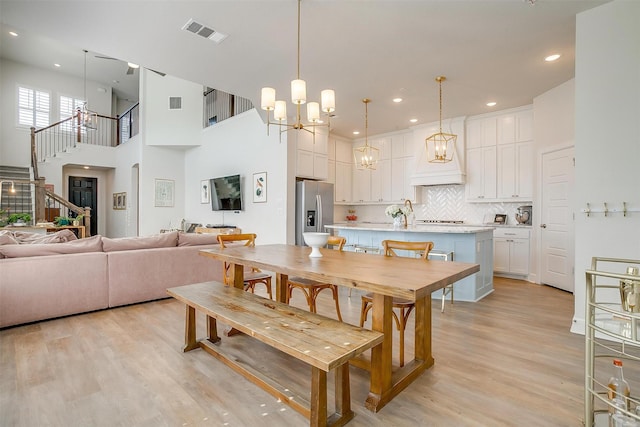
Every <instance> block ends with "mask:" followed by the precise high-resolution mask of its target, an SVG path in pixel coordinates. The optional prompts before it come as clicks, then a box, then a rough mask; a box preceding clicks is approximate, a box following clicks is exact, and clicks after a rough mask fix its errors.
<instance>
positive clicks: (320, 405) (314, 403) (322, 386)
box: [309, 366, 327, 426]
mask: <svg viewBox="0 0 640 427" xmlns="http://www.w3.org/2000/svg"><path fill="white" fill-rule="evenodd" d="M309 425H311V426H326V425H327V373H326V372H325V371H323V370H322V369H319V368H316V367H315V366H312V367H311V417H310V419H309Z"/></svg>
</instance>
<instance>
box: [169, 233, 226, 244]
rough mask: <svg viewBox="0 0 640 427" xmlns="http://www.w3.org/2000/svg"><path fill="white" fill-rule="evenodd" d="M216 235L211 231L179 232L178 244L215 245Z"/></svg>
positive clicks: (216, 241)
mask: <svg viewBox="0 0 640 427" xmlns="http://www.w3.org/2000/svg"><path fill="white" fill-rule="evenodd" d="M217 244H218V235H217V234H213V233H203V234H196V233H179V234H178V246H202V245H217Z"/></svg>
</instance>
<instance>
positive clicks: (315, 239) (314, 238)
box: [302, 232, 329, 258]
mask: <svg viewBox="0 0 640 427" xmlns="http://www.w3.org/2000/svg"><path fill="white" fill-rule="evenodd" d="M302 237H303V238H304V242H305V243H306V244H307V246H311V253H310V254H309V257H310V258H320V257H322V253H321V252H320V248H321V247H323V246H325V245H326V244H327V242H328V241H329V233H317V232H306V233H302Z"/></svg>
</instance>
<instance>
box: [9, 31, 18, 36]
mask: <svg viewBox="0 0 640 427" xmlns="http://www.w3.org/2000/svg"><path fill="white" fill-rule="evenodd" d="M9 34H11V35H12V36H13V37H18V33H16V32H15V31H9Z"/></svg>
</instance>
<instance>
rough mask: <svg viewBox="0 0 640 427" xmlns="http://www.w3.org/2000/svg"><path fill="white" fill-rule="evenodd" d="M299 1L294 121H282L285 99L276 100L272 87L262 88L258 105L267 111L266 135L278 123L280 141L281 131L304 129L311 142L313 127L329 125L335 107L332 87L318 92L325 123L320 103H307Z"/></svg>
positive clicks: (285, 109) (292, 98)
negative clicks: (304, 108) (304, 110)
mask: <svg viewBox="0 0 640 427" xmlns="http://www.w3.org/2000/svg"><path fill="white" fill-rule="evenodd" d="M300 2H301V0H298V68H297V75H296V79H295V80H292V81H291V102H293V103H294V104H295V106H296V120H295V123H283V121H285V120H286V119H287V103H286V101H282V100H276V90H275V89H274V88H272V87H263V88H262V93H261V100H260V106H261V108H262V109H263V110H265V111H266V112H267V135H269V127H270V126H271V125H278V129H279V130H280V141H282V133H283V132H287V131H289V130H291V129H296V130H305V131H307V132H310V133H311V134H313V142H314V143H315V137H316V129H315V128H316V127H319V126H327V127H329V126H330V124H331V122H330V120H331V119H330V117H331V116H330V114H331V113H333V112H334V111H335V109H336V98H335V92H334V91H333V89H325V90H323V91H321V92H320V98H321V102H322V112H323V113H325V114H327V123H323V122H322V121H321V120H320V105H319V104H318V103H317V102H308V103H307V83H306V82H305V81H304V80H302V79H300ZM305 103H306V104H307V121H308V122H309V123H308V124H304V123H302V120H301V118H300V106H301V105H302V104H305ZM271 111H273V118H274V120H276V121H277V122H272V121H271V120H270V115H271ZM282 127H284V129H282ZM309 128H310V129H309Z"/></svg>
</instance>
